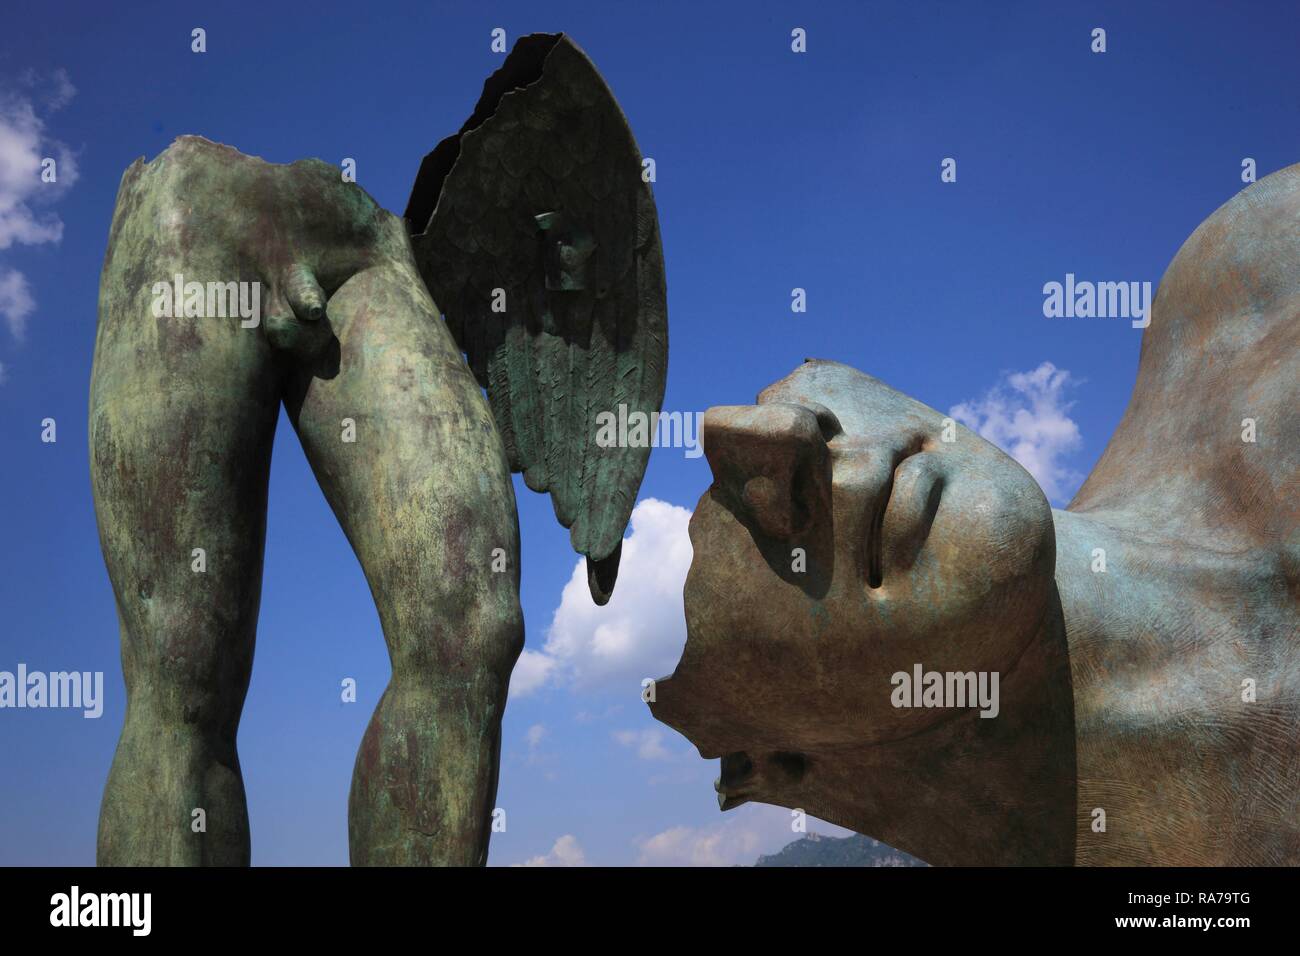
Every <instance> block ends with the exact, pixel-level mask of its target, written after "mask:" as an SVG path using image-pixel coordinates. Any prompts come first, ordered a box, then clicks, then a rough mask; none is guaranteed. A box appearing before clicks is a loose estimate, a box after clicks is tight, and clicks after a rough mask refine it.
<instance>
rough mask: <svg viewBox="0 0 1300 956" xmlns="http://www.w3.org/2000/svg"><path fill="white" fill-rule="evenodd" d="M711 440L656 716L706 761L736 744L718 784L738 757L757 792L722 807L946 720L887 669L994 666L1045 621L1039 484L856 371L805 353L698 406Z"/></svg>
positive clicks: (1044, 536)
mask: <svg viewBox="0 0 1300 956" xmlns="http://www.w3.org/2000/svg"><path fill="white" fill-rule="evenodd" d="M704 447H705V453H706V455H707V456H708V460H709V464H710V466H711V468H712V470H713V476H714V482H713V485H712V486H711V487H710V488H709V490H708V491H707V492H706V493H705V494H704V496H703V498H701V500H700V503H699V505H698V507H697V509H696V511H695V514H694V517H693V518H692V520H691V541H692V544H693V547H694V559H693V563H692V565H691V571H690V575H689V577H688V578H687V582H686V592H685V603H686V620H687V631H688V635H689V637H688V641H687V645H686V649H685V651H684V653H683V655H682V659H681V662H680V663H679V664H678V666H677V670H676V672H675V673H674V674H673V676H672V677H671V678H668V679H666V680H664V681H661V682H660V683H659V685H658V686H657V687H656V695H655V696H656V700H655V702H654V703H652V705H651V707H652V710H653V711H654V714H655V716H656V717H657V718H658V719H660V720H662V721H664V722H666V723H668V724H670V725H671V726H673V727H675V728H677V729H678V730H680V731H681V732H682V733H684V734H685V735H686V736H687V737H688V738H690V739H691V740H692V742H694V743H695V744H696V745H697V746H698V747H699V749H700V752H701V753H702V754H703V755H704V756H706V757H710V756H724V757H726V756H727V755H731V756H730V760H726V759H724V767H723V769H724V778H725V777H727V776H728V772H729V770H734V769H735V765H736V764H740V765H742V771H743V772H741V773H739V776H740V777H742V778H746V779H750V780H752V781H753V786H754V787H756V788H758V790H757V791H752V792H751V791H745V790H744V788H743V787H742V788H741V790H740V792H735V793H731V792H729V793H726V794H724V796H725V797H726V798H727V800H730V801H732V803H733V805H734V803H739V802H743V800H744V799H748V798H749V797H755V798H758V799H763V800H766V801H769V802H776V803H781V802H784V801H783V800H781V799H780V793H779V790H780V787H781V785H782V781H783V779H785V778H792V779H791V782H793V778H799V777H801V776H802V775H803V774H804V773H815V772H816V768H815V763H816V760H817V757H816V756H815V755H816V754H818V753H819V752H820V753H828V752H833V751H834V750H835V749H836V748H843V747H857V746H861V745H871V744H877V743H885V742H889V741H893V740H897V739H901V738H904V737H908V736H911V735H913V734H915V733H917V732H918V731H921V730H924V729H926V728H927V727H929V726H930V725H932V724H934V723H935V722H937V721H939V720H941V719H943V715H944V712H943V711H942V710H938V709H936V710H918V709H896V708H895V707H893V706H891V701H890V695H891V692H892V690H893V689H894V687H893V685H892V684H891V676H892V675H893V674H895V673H896V672H899V671H904V672H907V673H911V672H912V670H913V667H914V666H915V665H916V664H921V665H923V666H924V668H925V669H926V670H938V671H962V672H968V671H976V672H980V671H984V672H1002V671H1005V670H1007V669H1008V668H1010V667H1011V666H1012V665H1013V664H1014V663H1015V662H1016V660H1017V659H1018V657H1019V656H1020V654H1021V653H1022V652H1023V651H1024V649H1025V648H1026V647H1027V646H1028V644H1029V643H1030V642H1031V640H1032V639H1033V637H1034V635H1035V634H1036V633H1037V631H1038V629H1039V627H1040V626H1041V622H1042V620H1043V618H1044V615H1045V614H1046V613H1048V609H1049V607H1050V605H1051V602H1052V600H1053V597H1052V596H1053V589H1054V582H1053V571H1054V562H1055V540H1054V536H1053V526H1052V513H1051V509H1050V507H1049V506H1048V503H1047V501H1046V499H1045V498H1044V496H1043V493H1042V491H1041V490H1040V489H1039V487H1038V485H1037V484H1036V483H1035V482H1034V480H1033V479H1032V478H1031V477H1030V476H1029V475H1028V474H1027V473H1026V472H1025V471H1024V470H1023V469H1022V468H1021V467H1020V465H1019V464H1017V463H1016V462H1015V461H1014V460H1012V459H1011V458H1010V457H1008V456H1007V455H1006V454H1004V453H1003V452H1002V451H1000V450H999V449H997V448H996V447H994V446H993V445H991V444H989V443H988V442H986V441H984V440H983V439H981V438H979V437H978V436H976V435H975V434H973V433H971V432H969V431H967V430H965V429H964V428H961V427H960V426H958V425H956V424H955V423H954V422H952V421H951V420H945V418H944V416H943V415H941V414H939V413H938V412H936V411H934V410H933V409H931V408H928V407H927V406H925V405H922V404H921V403H920V402H917V401H916V400H914V399H912V398H909V397H907V396H906V395H903V394H902V393H900V392H898V391H895V390H894V389H892V388H890V387H889V386H887V385H885V384H884V383H883V382H880V381H878V380H877V379H874V378H872V377H870V376H869V375H864V374H863V373H861V372H858V371H856V370H854V369H851V368H849V367H847V366H844V365H840V364H837V363H834V362H822V361H809V362H806V363H805V364H804V365H802V366H801V367H799V368H798V369H796V370H795V371H794V372H793V373H791V374H790V375H789V376H787V377H786V378H784V379H782V380H781V381H780V382H777V383H776V384H774V385H772V386H770V387H769V388H767V389H766V390H764V391H763V392H762V394H761V395H759V398H758V404H757V405H753V406H737V407H724V408H714V409H711V410H710V411H709V412H708V413H707V414H706V416H705V420H704ZM949 713H950V712H949ZM729 763H730V764H731V765H732V766H731V767H729ZM733 776H735V774H733ZM724 805H725V804H724Z"/></svg>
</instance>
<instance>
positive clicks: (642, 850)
mask: <svg viewBox="0 0 1300 956" xmlns="http://www.w3.org/2000/svg"><path fill="white" fill-rule="evenodd" d="M792 819H793V817H791V811H789V810H787V809H785V808H784V807H776V806H771V805H769V804H758V803H751V804H746V805H745V806H743V807H738V808H736V809H735V810H729V811H727V814H726V819H725V820H722V821H720V822H718V823H714V824H710V825H708V826H702V827H688V826H678V827H672V828H670V829H668V830H664V831H663V832H661V833H657V834H655V835H654V836H652V837H648V838H642V839H638V840H635V841H633V842H634V844H635V846H636V848H637V850H638V855H637V865H638V866H753V865H754V863H755V862H757V860H758V858H759V857H760V856H762V855H763V854H766V853H775V852H776V851H777V850H779V849H781V848H782V847H784V846H785V845H786V844H788V843H793V842H794V841H795V840H798V839H799V838H801V837H803V836H804V834H803V833H796V832H795V831H794V830H793V829H792V828H791V821H792ZM805 822H806V824H807V825H809V827H810V828H811V824H812V823H813V822H814V818H813V817H807V818H806V821H805ZM816 822H817V824H818V825H817V832H819V833H829V834H832V835H835V836H840V835H847V834H848V833H850V832H851V831H849V830H845V829H843V828H842V827H837V826H833V825H832V824H829V823H823V822H821V821H816Z"/></svg>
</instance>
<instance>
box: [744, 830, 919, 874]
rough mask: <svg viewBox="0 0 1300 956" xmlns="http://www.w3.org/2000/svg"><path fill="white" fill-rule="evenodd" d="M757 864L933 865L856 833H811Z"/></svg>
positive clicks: (759, 860)
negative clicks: (823, 834) (826, 834)
mask: <svg viewBox="0 0 1300 956" xmlns="http://www.w3.org/2000/svg"><path fill="white" fill-rule="evenodd" d="M754 865H755V866H929V864H928V863H924V862H922V861H921V860H918V859H917V858H916V857H914V856H909V855H908V854H906V853H904V852H903V851H902V850H895V849H894V848H893V847H892V846H887V845H886V844H884V843H881V842H880V841H879V840H873V839H871V837H866V836H863V835H862V834H860V833H855V834H853V835H852V836H846V837H830V836H822V835H821V834H820V833H809V834H808V835H807V836H805V837H803V838H801V839H798V840H795V841H794V842H793V843H788V844H786V846H785V848H784V849H782V850H779V851H778V852H776V853H773V854H771V855H770V856H760V857H759V858H758V862H757V863H755V864H754Z"/></svg>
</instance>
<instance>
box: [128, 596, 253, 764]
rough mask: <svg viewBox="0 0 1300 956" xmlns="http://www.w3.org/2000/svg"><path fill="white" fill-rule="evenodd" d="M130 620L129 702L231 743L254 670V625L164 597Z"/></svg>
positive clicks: (163, 720)
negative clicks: (224, 618) (167, 599)
mask: <svg viewBox="0 0 1300 956" xmlns="http://www.w3.org/2000/svg"><path fill="white" fill-rule="evenodd" d="M124 621H125V622H126V625H127V630H128V635H127V637H126V641H125V653H124V655H123V670H124V675H125V678H126V685H127V695H128V699H129V702H130V705H131V708H132V709H134V710H136V711H138V712H147V713H148V714H150V716H151V717H152V719H154V720H156V721H158V722H159V723H160V724H161V725H163V726H166V727H169V728H173V729H184V728H186V727H190V728H193V730H194V731H195V732H198V733H200V734H202V735H204V736H215V737H220V738H227V737H228V738H229V740H230V741H232V742H233V740H234V736H235V731H236V729H237V727H238V723H239V715H240V712H241V711H242V709H243V703H244V695H245V693H246V692H247V690H248V680H249V676H250V673H251V670H252V648H253V625H252V624H251V623H250V622H242V621H229V620H221V616H220V615H218V614H216V613H212V612H201V611H196V610H195V609H194V608H193V607H191V606H189V605H187V604H186V603H185V602H169V601H166V600H165V599H158V598H153V599H151V601H150V606H149V607H147V608H142V609H137V611H136V613H134V614H132V615H130V618H129V619H128V618H127V617H125V616H124Z"/></svg>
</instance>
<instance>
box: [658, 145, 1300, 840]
mask: <svg viewBox="0 0 1300 956" xmlns="http://www.w3.org/2000/svg"><path fill="white" fill-rule="evenodd" d="M1143 334H1144V339H1143V343H1142V354H1141V363H1140V367H1139V371H1138V377H1137V383H1136V385H1135V387H1134V391H1133V396H1132V400H1131V402H1130V404H1129V407H1128V410H1127V412H1126V414H1125V416H1124V418H1123V420H1122V421H1121V423H1120V425H1119V427H1118V429H1117V430H1116V433H1115V435H1114V436H1113V437H1112V438H1111V441H1110V443H1109V445H1108V446H1107V448H1106V450H1105V453H1104V454H1103V455H1102V457H1101V459H1100V461H1099V462H1098V463H1097V466H1096V468H1095V469H1094V471H1093V472H1092V474H1091V475H1090V476H1089V478H1088V479H1087V481H1086V482H1085V484H1084V485H1083V487H1082V488H1081V489H1080V491H1079V492H1078V494H1077V495H1076V496H1075V498H1074V500H1073V501H1072V502H1071V504H1070V505H1069V506H1068V507H1067V508H1066V509H1064V510H1052V509H1050V508H1049V507H1048V503H1047V501H1046V499H1045V498H1044V496H1043V494H1042V492H1041V491H1040V490H1039V488H1038V487H1037V485H1036V484H1035V483H1034V481H1033V480H1032V479H1031V478H1030V477H1029V476H1028V474H1027V473H1026V472H1024V470H1023V469H1021V468H1020V466H1019V465H1017V464H1016V463H1015V462H1014V461H1012V460H1011V459H1010V458H1009V457H1008V456H1006V455H1005V454H1003V453H1002V452H1001V451H999V450H998V449H996V448H995V447H993V446H992V445H990V444H988V443H987V442H985V441H984V440H983V439H981V438H979V437H977V436H975V435H974V434H973V433H971V432H969V431H965V430H964V429H961V428H959V427H957V426H956V425H955V423H953V422H952V421H951V420H945V418H944V416H943V415H941V414H940V413H938V412H936V411H934V410H933V409H931V408H928V407H926V406H925V405H923V404H921V403H920V402H917V401H915V400H913V399H911V398H909V397H907V396H905V395H902V394H900V393H898V392H896V391H894V390H893V389H891V388H889V387H888V386H887V385H885V384H884V383H883V382H880V381H878V380H876V379H874V378H871V377H870V376H867V375H864V374H862V373H860V372H857V371H855V370H853V369H850V368H848V367H847V366H843V365H838V364H836V363H832V362H819V361H809V362H807V363H806V364H804V365H803V366H801V367H800V368H798V369H796V370H795V371H794V372H793V373H791V374H790V375H789V376H787V377H786V378H784V379H782V380H781V381H779V382H777V383H775V384H774V385H772V386H770V387H769V388H767V389H765V390H764V391H763V392H762V393H761V394H760V395H759V397H758V404H757V405H755V406H747V407H727V408H714V409H711V410H710V411H709V412H708V413H707V415H706V417H705V425H704V445H705V454H706V455H707V457H708V460H709V463H710V466H711V468H712V470H713V476H714V481H713V485H712V486H711V487H710V489H709V490H708V491H707V492H706V493H705V494H704V496H703V497H702V498H701V499H700V502H699V505H698V507H697V509H696V511H695V514H694V516H693V518H692V521H691V540H692V543H693V545H694V559H693V563H692V566H691V571H690V576H689V577H688V579H687V584H686V589H685V601H686V617H687V632H688V639H687V644H686V648H685V650H684V652H683V655H682V658H681V661H680V663H679V664H678V666H677V668H676V671H675V672H674V674H673V675H672V676H671V677H669V678H665V679H663V680H661V681H659V682H657V684H656V686H655V688H654V695H653V696H654V699H653V700H652V701H651V702H650V707H651V710H652V712H653V713H654V715H655V716H656V717H657V718H658V719H660V720H662V721H664V722H665V723H667V724H669V725H670V726H672V727H674V728H676V729H678V730H679V731H681V732H682V733H683V734H685V735H686V736H687V737H688V738H689V739H690V740H691V741H692V742H693V743H694V744H695V745H696V746H697V747H698V748H699V751H700V753H701V755H702V756H704V757H708V758H712V757H720V758H721V761H722V773H721V777H720V779H719V781H718V783H717V789H718V793H719V801H720V804H721V806H722V808H723V809H728V808H730V807H733V806H737V805H739V804H741V803H744V802H746V801H748V800H757V801H762V802H766V803H774V804H778V805H781V806H787V807H792V808H800V809H803V810H806V811H807V812H808V813H810V814H814V815H817V816H820V817H823V818H825V819H827V820H830V821H832V822H834V823H838V824H841V825H843V826H846V827H849V828H852V829H855V830H858V831H860V832H862V833H865V834H868V835H870V836H873V837H876V838H879V839H881V840H884V841H885V842H887V843H890V844H891V845H893V846H895V847H898V848H899V849H902V850H905V851H907V852H909V853H912V854H914V855H916V856H919V857H921V858H922V859H924V860H926V861H928V862H930V863H934V864H1071V863H1074V864H1080V865H1105V864H1166V865H1172V864H1180V865H1220V864H1237V865H1270V864H1271V865H1278V864H1291V865H1295V864H1297V863H1300V615H1298V614H1297V601H1298V600H1300V522H1298V521H1297V509H1298V503H1300V485H1298V477H1300V449H1298V448H1297V444H1298V442H1300V413H1298V412H1297V406H1298V404H1300V403H1298V402H1297V398H1298V396H1297V384H1298V383H1300V165H1296V166H1291V167H1289V168H1287V169H1284V170H1282V171H1280V172H1277V173H1274V174H1273V175H1271V176H1269V177H1267V178H1265V179H1262V180H1260V181H1259V182H1258V183H1255V184H1254V185H1251V186H1249V187H1248V188H1247V189H1245V190H1244V191H1242V192H1241V193H1239V194H1238V195H1237V196H1235V197H1234V198H1232V199H1231V200H1230V201H1229V202H1227V203H1226V204H1225V205H1224V206H1222V207H1221V208H1220V209H1219V210H1218V211H1216V212H1215V213H1214V214H1213V215H1211V216H1210V217H1209V218H1208V219H1207V220H1206V221H1205V222H1204V223H1202V225H1201V226H1200V227H1199V228H1198V229H1197V230H1196V231H1195V232H1194V233H1193V234H1192V236H1191V237H1190V238H1189V239H1188V241H1187V242H1186V243H1185V244H1184V246H1183V248H1182V249H1181V250H1180V251H1179V253H1178V255H1177V256H1176V257H1175V259H1174V260H1173V262H1172V264H1171V265H1170V267H1169V269H1168V271H1167V272H1166V274H1165V276H1164V279H1163V281H1162V282H1161V284H1160V287H1159V291H1158V293H1157V296H1156V299H1155V302H1154V305H1153V308H1152V311H1151V319H1150V326H1149V327H1148V328H1147V329H1146V330H1145V332H1144V333H1143ZM932 675H937V676H932ZM985 678H989V679H988V680H985ZM995 679H996V681H997V682H996V683H995V682H994V681H995ZM918 685H919V686H918ZM990 685H992V686H991V687H990ZM990 689H993V690H996V691H997V693H996V697H997V700H996V701H995V702H994V704H993V706H991V707H983V706H975V705H974V704H976V703H977V704H979V705H983V704H984V703H985V701H984V700H983V699H982V695H983V694H984V692H985V691H986V690H990ZM975 697H980V698H981V699H980V700H979V701H976V702H973V700H972V699H973V698H975Z"/></svg>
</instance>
